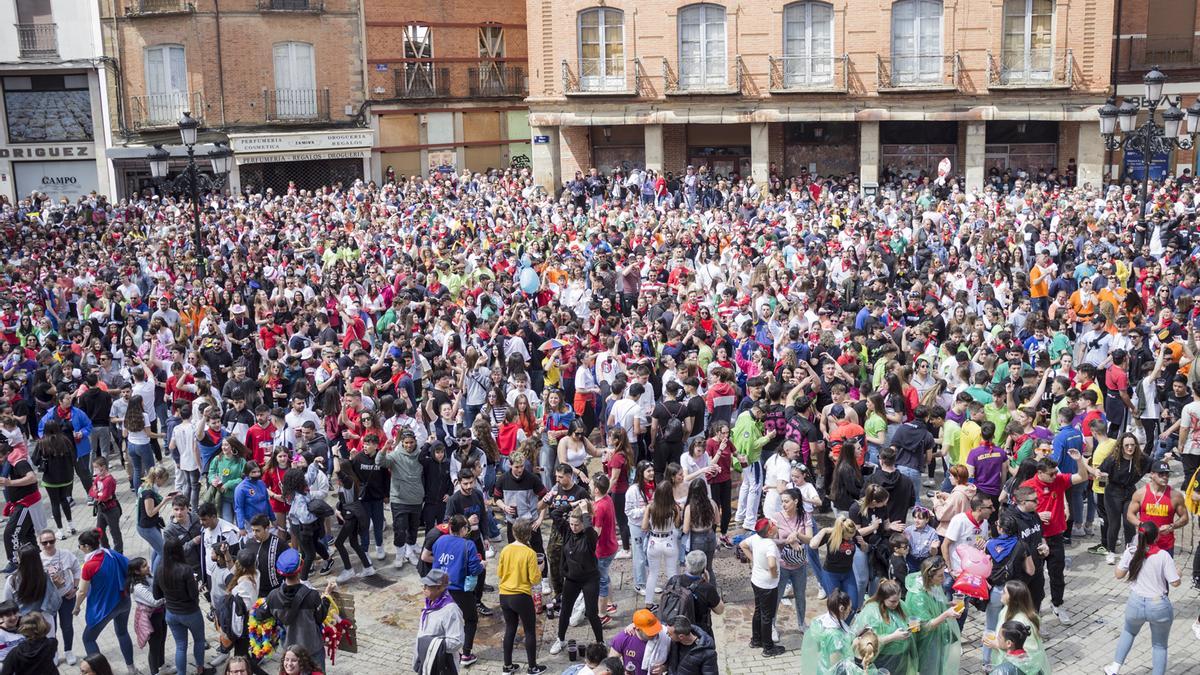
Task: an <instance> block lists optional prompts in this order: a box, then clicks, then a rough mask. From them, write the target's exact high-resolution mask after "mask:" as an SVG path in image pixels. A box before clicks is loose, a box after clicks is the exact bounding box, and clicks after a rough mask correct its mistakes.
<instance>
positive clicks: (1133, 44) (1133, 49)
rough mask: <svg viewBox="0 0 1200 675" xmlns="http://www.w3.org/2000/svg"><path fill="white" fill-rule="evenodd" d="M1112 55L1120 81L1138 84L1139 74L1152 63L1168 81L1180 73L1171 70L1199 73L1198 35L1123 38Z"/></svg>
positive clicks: (1199, 39) (1199, 42)
mask: <svg viewBox="0 0 1200 675" xmlns="http://www.w3.org/2000/svg"><path fill="white" fill-rule="evenodd" d="M1114 58H1115V59H1116V61H1117V70H1118V75H1117V79H1118V80H1119V81H1120V82H1122V83H1126V84H1128V83H1134V82H1136V83H1139V84H1140V83H1141V81H1142V75H1144V74H1145V72H1146V71H1147V70H1150V69H1151V68H1154V67H1155V66H1157V67H1158V69H1159V70H1161V71H1163V72H1164V73H1166V74H1167V75H1169V76H1171V80H1170V81H1174V80H1176V79H1178V77H1179V75H1178V74H1173V73H1172V71H1180V70H1191V71H1195V72H1196V73H1197V74H1200V36H1197V35H1191V34H1187V33H1185V34H1183V35H1178V36H1159V35H1156V36H1153V37H1148V38H1147V37H1123V38H1121V40H1120V42H1118V43H1117V45H1116V53H1115V54H1114ZM1188 75H1189V76H1190V75H1191V73H1189V74H1188ZM1190 79H1194V78H1190Z"/></svg>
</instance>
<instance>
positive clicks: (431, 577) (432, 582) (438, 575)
mask: <svg viewBox="0 0 1200 675" xmlns="http://www.w3.org/2000/svg"><path fill="white" fill-rule="evenodd" d="M449 583H450V575H448V574H446V570H440V569H438V570H429V574H426V575H425V576H423V577H421V585H422V586H445V585H447V584H449ZM634 623H637V616H636V615H634Z"/></svg>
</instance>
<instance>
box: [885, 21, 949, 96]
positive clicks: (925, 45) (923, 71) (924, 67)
mask: <svg viewBox="0 0 1200 675" xmlns="http://www.w3.org/2000/svg"><path fill="white" fill-rule="evenodd" d="M941 79H942V3H941V2H940V0H899V2H897V3H896V4H894V5H892V84H893V85H900V84H937V83H939V82H941Z"/></svg>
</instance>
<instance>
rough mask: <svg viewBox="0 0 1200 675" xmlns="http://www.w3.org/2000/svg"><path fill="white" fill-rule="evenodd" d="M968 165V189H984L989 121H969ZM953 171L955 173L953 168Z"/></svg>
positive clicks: (976, 190) (973, 190)
mask: <svg viewBox="0 0 1200 675" xmlns="http://www.w3.org/2000/svg"><path fill="white" fill-rule="evenodd" d="M966 125H967V152H966V166H964V167H963V173H964V174H966V177H967V190H969V191H971V192H979V191H980V190H982V189H983V160H984V157H985V156H986V155H987V122H984V121H982V120H981V121H978V122H967V123H966ZM951 173H955V172H954V171H953V169H951Z"/></svg>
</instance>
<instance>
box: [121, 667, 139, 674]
mask: <svg viewBox="0 0 1200 675" xmlns="http://www.w3.org/2000/svg"><path fill="white" fill-rule="evenodd" d="M125 672H126V673H127V675H142V671H140V670H138V668H137V666H125Z"/></svg>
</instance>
